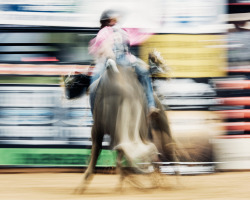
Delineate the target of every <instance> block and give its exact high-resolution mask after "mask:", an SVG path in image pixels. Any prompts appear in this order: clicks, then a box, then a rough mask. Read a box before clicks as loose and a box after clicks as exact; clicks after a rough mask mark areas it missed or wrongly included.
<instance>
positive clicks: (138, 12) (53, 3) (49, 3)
mask: <svg viewBox="0 0 250 200" xmlns="http://www.w3.org/2000/svg"><path fill="white" fill-rule="evenodd" d="M160 8H162V1H161V0H147V1H141V0H137V1H135V0H122V1H116V0H106V1H98V0H83V1H79V0H44V1H41V0H38V1H37V0H27V1H23V0H15V1H12V0H11V1H8V2H6V1H4V0H1V1H0V11H1V12H0V18H1V24H16V25H17V24H19V25H38V26H75V27H99V18H100V15H101V13H102V12H103V11H104V10H105V9H118V10H121V12H123V13H124V15H125V16H128V18H126V19H124V24H125V26H127V27H144V28H156V27H157V26H158V27H159V19H160V16H161V15H162V10H160ZM149 11H150V12H149Z"/></svg>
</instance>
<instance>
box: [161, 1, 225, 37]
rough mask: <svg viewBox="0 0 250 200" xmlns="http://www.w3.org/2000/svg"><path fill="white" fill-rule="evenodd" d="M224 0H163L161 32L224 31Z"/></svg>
mask: <svg viewBox="0 0 250 200" xmlns="http://www.w3.org/2000/svg"><path fill="white" fill-rule="evenodd" d="M226 3H227V1H226V0H210V1H207V0H175V1H173V0H165V1H164V11H163V16H162V25H163V28H161V30H160V31H161V32H164V33H221V32H225V31H226V29H225V26H224V24H225V21H226V19H225V13H226Z"/></svg>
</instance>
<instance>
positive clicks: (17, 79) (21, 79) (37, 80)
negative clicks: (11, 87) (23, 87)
mask: <svg viewBox="0 0 250 200" xmlns="http://www.w3.org/2000/svg"><path fill="white" fill-rule="evenodd" d="M60 81H61V77H60V76H14V75H11V76H8V75H7V76H0V83H1V84H3V83H7V84H60Z"/></svg>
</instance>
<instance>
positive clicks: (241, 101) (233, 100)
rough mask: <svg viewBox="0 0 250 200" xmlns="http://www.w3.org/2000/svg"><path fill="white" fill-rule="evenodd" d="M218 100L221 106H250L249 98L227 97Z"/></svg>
mask: <svg viewBox="0 0 250 200" xmlns="http://www.w3.org/2000/svg"><path fill="white" fill-rule="evenodd" d="M218 100H219V102H220V104H222V105H246V106H249V105H250V97H227V98H218Z"/></svg>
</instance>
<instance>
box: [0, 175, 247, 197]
mask: <svg viewBox="0 0 250 200" xmlns="http://www.w3.org/2000/svg"><path fill="white" fill-rule="evenodd" d="M139 176H140V175H139ZM81 178H82V174H81V173H16V174H10V173H7V174H0V199H1V200H57V199H58V200H78V199H91V200H94V199H98V200H99V199H102V200H108V199H109V200H113V199H114V200H120V199H122V200H132V199H136V200H140V199H143V200H147V199H150V200H156V199H170V200H176V199H178V200H184V199H188V200H196V199H197V200H201V199H204V200H209V199H213V200H221V199H226V200H231V199H235V200H236V199H237V200H239V199H240V200H243V199H245V200H249V199H250V172H230V173H229V172H223V173H222V172H221V173H215V174H209V175H195V176H180V177H179V178H178V179H176V176H171V175H163V176H162V180H161V181H160V182H161V183H162V186H164V187H162V188H157V189H152V188H151V189H143V190H139V189H136V188H135V187H133V186H131V185H130V184H128V182H126V183H125V185H124V187H123V190H122V191H119V190H117V187H116V186H117V182H118V176H117V175H112V174H96V175H95V176H94V179H93V180H92V182H91V184H90V186H89V188H88V189H87V190H86V191H85V193H84V194H81V195H80V194H74V193H73V191H74V189H75V187H76V186H77V185H78V183H80V180H81ZM142 178H143V180H144V181H143V182H144V183H146V181H147V180H149V179H148V177H144V176H143V177H142ZM146 185H147V184H146Z"/></svg>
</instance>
